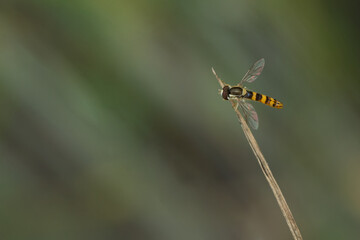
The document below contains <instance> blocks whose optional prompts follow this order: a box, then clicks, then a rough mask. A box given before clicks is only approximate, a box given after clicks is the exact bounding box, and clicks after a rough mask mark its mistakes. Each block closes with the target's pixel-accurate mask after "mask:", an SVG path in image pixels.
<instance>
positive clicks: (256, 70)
mask: <svg viewBox="0 0 360 240" xmlns="http://www.w3.org/2000/svg"><path fill="white" fill-rule="evenodd" d="M264 66H265V60H264V59H263V58H262V59H260V60H258V61H257V62H255V63H254V65H252V67H251V68H250V69H249V70H248V71H247V73H246V74H245V76H244V77H243V78H242V80H241V81H240V83H239V84H238V85H236V86H234V87H232V86H230V85H227V84H226V85H225V86H224V87H223V89H222V90H221V91H220V94H221V96H222V98H223V99H225V100H230V101H233V102H234V103H236V108H238V107H239V106H240V109H241V111H242V113H243V115H244V117H245V119H246V121H247V123H248V124H249V125H250V126H251V127H252V128H253V129H258V127H259V119H258V115H257V113H256V111H255V108H254V107H253V106H252V105H251V104H250V103H249V102H248V101H247V100H252V101H257V102H261V103H263V104H266V105H268V106H270V107H273V108H283V104H282V103H281V102H279V101H278V100H276V99H275V98H272V97H269V96H266V95H264V94H260V93H257V92H253V91H250V90H247V89H246V88H245V87H244V86H243V84H244V83H246V82H247V83H251V82H253V81H255V80H256V78H257V77H258V76H260V74H261V72H262V70H263V69H264ZM213 72H214V74H215V76H216V77H217V78H218V76H217V75H216V73H215V71H213ZM218 79H219V78H218Z"/></svg>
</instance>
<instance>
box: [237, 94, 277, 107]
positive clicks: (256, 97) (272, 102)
mask: <svg viewBox="0 0 360 240" xmlns="http://www.w3.org/2000/svg"><path fill="white" fill-rule="evenodd" d="M244 98H247V99H251V100H253V101H258V102H261V103H263V104H266V105H268V106H270V107H274V108H283V104H282V103H281V102H279V101H278V100H276V99H275V98H272V97H269V96H266V95H264V94H261V93H257V92H252V91H249V90H246V93H245V94H244Z"/></svg>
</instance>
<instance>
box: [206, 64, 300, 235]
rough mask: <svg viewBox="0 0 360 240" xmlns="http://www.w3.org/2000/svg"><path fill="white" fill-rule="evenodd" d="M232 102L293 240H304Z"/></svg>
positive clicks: (220, 82) (222, 84)
mask: <svg viewBox="0 0 360 240" xmlns="http://www.w3.org/2000/svg"><path fill="white" fill-rule="evenodd" d="M212 71H213V73H214V75H215V77H216V79H217V80H218V82H219V84H220V86H221V88H223V87H224V85H225V84H224V82H223V81H222V80H221V79H220V78H219V77H218V75H217V74H216V72H215V70H214V69H213V68H212ZM230 102H231V105H232V107H233V109H234V111H235V113H236V115H237V117H238V119H239V122H240V124H241V127H242V129H243V131H244V133H245V136H246V139H247V140H248V142H249V144H250V146H251V149H252V150H253V152H254V155H255V157H256V159H257V160H258V162H259V165H260V167H261V170H262V172H263V173H264V175H265V178H266V180H267V181H268V183H269V185H270V187H271V189H272V191H273V193H274V195H275V198H276V200H277V202H278V204H279V206H280V209H281V212H282V214H283V216H284V218H285V220H286V222H287V224H288V226H289V229H290V232H291V234H292V235H293V238H294V239H295V240H302V239H303V238H302V236H301V233H300V230H299V228H298V226H297V225H296V221H295V219H294V216H293V215H292V213H291V211H290V208H289V206H288V204H287V203H286V200H285V198H284V195H283V194H282V192H281V189H280V187H279V185H278V184H277V182H276V180H275V178H274V176H273V174H272V172H271V170H270V168H269V165H268V163H267V162H266V160H265V157H264V155H263V154H262V152H261V150H260V148H259V145H258V144H257V142H256V140H255V137H254V135H253V134H252V132H251V130H250V128H249V126H248V125H247V123H246V121H245V119H244V117H243V116H242V115H241V113H240V111H239V110H238V108H237V104H236V103H234V102H233V101H230Z"/></svg>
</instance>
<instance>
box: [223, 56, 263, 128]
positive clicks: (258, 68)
mask: <svg viewBox="0 0 360 240" xmlns="http://www.w3.org/2000/svg"><path fill="white" fill-rule="evenodd" d="M264 66H265V59H263V58H262V59H260V60H258V61H257V62H255V63H254V65H253V66H252V67H251V68H250V69H249V70H248V71H247V73H246V74H245V76H244V77H243V78H242V80H241V81H240V83H239V84H238V85H237V86H239V87H243V84H244V83H251V82H254V81H255V80H256V78H257V77H258V76H260V74H261V72H262V70H263V69H264ZM230 101H233V102H235V103H236V104H238V106H240V110H241V111H242V113H243V115H244V117H245V120H246V122H247V123H248V124H249V125H250V126H251V127H252V128H253V129H255V130H256V129H258V127H259V118H258V115H257V113H256V111H255V108H254V107H253V106H252V104H250V103H249V102H247V101H246V99H245V98H240V99H230Z"/></svg>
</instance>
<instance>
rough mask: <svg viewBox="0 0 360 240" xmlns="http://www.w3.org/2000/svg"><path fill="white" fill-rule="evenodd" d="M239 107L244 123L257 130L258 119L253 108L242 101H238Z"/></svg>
mask: <svg viewBox="0 0 360 240" xmlns="http://www.w3.org/2000/svg"><path fill="white" fill-rule="evenodd" d="M239 106H240V109H241V110H242V112H243V114H244V118H245V120H246V122H247V123H248V124H249V125H250V126H251V127H252V128H253V129H255V130H256V129H258V128H259V119H258V115H257V113H256V111H255V108H254V107H253V106H252V105H251V104H250V103H248V102H245V100H244V99H241V100H239Z"/></svg>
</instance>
